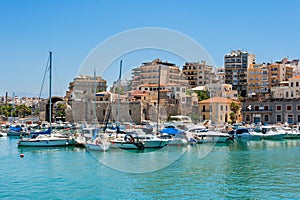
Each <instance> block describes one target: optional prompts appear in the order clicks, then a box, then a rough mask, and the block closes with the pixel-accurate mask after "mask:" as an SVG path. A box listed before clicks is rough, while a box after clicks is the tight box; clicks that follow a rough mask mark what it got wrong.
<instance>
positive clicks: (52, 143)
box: [18, 138, 74, 147]
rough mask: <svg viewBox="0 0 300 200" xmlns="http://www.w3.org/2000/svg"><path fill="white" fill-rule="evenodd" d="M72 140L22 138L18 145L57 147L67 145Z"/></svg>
mask: <svg viewBox="0 0 300 200" xmlns="http://www.w3.org/2000/svg"><path fill="white" fill-rule="evenodd" d="M73 143H74V142H73V140H72V139H62V138H61V139H48V140H47V139H41V140H32V139H28V140H27V139H23V140H20V141H19V142H18V146H22V147H57V146H69V145H72V144H73Z"/></svg>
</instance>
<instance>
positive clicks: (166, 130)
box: [160, 127, 183, 135]
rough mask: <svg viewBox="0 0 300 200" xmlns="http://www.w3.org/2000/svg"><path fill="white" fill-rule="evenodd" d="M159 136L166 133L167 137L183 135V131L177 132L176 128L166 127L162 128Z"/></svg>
mask: <svg viewBox="0 0 300 200" xmlns="http://www.w3.org/2000/svg"><path fill="white" fill-rule="evenodd" d="M160 133H161V134H163V133H166V134H169V135H177V134H183V131H182V130H179V129H177V128H174V127H167V128H164V129H162V130H161V131H160Z"/></svg>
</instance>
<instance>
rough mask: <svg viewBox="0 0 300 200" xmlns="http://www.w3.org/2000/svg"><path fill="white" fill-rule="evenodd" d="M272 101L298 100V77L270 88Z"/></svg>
mask: <svg viewBox="0 0 300 200" xmlns="http://www.w3.org/2000/svg"><path fill="white" fill-rule="evenodd" d="M271 95H272V98H274V99H281V98H284V99H295V98H300V75H299V76H295V77H292V78H290V79H289V80H288V81H282V82H280V84H279V86H277V87H272V88H271Z"/></svg>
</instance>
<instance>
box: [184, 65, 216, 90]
mask: <svg viewBox="0 0 300 200" xmlns="http://www.w3.org/2000/svg"><path fill="white" fill-rule="evenodd" d="M182 73H183V74H184V75H185V76H186V78H187V80H188V82H189V87H190V88H194V87H197V86H202V85H205V84H209V83H210V82H212V81H213V80H214V78H215V76H214V75H213V67H212V66H210V65H207V64H206V62H205V61H201V62H186V63H185V65H183V67H182Z"/></svg>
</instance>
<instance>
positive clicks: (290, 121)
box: [287, 115, 294, 124]
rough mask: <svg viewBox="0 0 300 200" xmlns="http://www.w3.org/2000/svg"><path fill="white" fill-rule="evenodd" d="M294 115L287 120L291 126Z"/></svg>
mask: <svg viewBox="0 0 300 200" xmlns="http://www.w3.org/2000/svg"><path fill="white" fill-rule="evenodd" d="M293 118H294V117H293V115H288V119H287V122H288V123H289V124H292V123H293V121H294V120H293Z"/></svg>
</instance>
